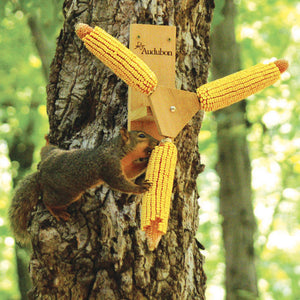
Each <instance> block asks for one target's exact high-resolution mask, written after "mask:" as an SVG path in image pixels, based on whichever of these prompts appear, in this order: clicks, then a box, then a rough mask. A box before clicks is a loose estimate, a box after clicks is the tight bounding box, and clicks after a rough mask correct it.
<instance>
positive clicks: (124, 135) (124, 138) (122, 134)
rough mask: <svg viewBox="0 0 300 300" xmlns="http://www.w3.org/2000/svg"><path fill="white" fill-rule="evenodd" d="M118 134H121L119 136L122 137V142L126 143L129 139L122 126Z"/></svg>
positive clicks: (126, 131)
mask: <svg viewBox="0 0 300 300" xmlns="http://www.w3.org/2000/svg"><path fill="white" fill-rule="evenodd" d="M120 134H121V137H122V140H123V142H124V144H127V142H128V141H129V132H128V130H127V129H126V128H124V127H123V128H122V129H120Z"/></svg>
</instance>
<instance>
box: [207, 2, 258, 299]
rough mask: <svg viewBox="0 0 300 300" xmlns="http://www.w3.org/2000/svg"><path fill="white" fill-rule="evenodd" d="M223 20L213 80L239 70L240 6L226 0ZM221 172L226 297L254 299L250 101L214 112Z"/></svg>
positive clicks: (215, 43) (215, 47) (214, 53)
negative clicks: (237, 9) (237, 33)
mask: <svg viewBox="0 0 300 300" xmlns="http://www.w3.org/2000/svg"><path fill="white" fill-rule="evenodd" d="M223 15H224V20H223V21H222V22H221V23H220V24H218V25H217V26H216V27H215V28H214V30H213V34H212V46H211V48H212V57H213V59H212V75H213V79H218V78H221V77H224V76H227V75H229V74H231V73H234V72H237V71H239V70H240V59H239V57H240V55H239V47H238V45H237V43H236V40H235V25H234V17H235V4H234V1H232V0H226V1H225V5H224V8H223ZM215 116H216V120H217V143H218V163H217V172H218V173H219V176H220V193H219V196H220V213H221V215H222V216H223V223H222V227H223V240H224V247H225V261H226V280H225V282H226V299H228V300H236V299H255V298H256V297H257V295H258V291H257V281H256V270H255V262H254V260H255V257H254V246H253V235H254V232H255V229H256V224H255V218H254V214H253V208H252V197H251V166H250V159H249V153H248V144H247V124H248V122H247V118H246V103H245V101H242V102H239V103H237V104H235V105H232V106H230V107H228V108H226V109H222V110H220V111H217V112H216V113H215Z"/></svg>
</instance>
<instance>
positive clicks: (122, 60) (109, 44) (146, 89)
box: [75, 23, 157, 95]
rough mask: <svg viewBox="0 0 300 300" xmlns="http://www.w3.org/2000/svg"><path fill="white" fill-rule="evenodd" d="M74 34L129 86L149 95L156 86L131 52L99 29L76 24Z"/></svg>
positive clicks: (152, 75)
mask: <svg viewBox="0 0 300 300" xmlns="http://www.w3.org/2000/svg"><path fill="white" fill-rule="evenodd" d="M75 29H76V33H77V35H78V36H79V38H81V39H82V41H83V42H84V45H85V46H86V48H87V49H88V50H89V51H90V52H92V53H93V54H94V55H95V56H96V57H97V58H99V59H100V60H101V61H102V62H103V63H104V64H105V65H106V66H107V67H109V68H110V69H111V70H112V71H113V72H114V73H115V74H116V75H117V76H118V77H120V78H121V79H122V80H124V81H125V82H126V83H127V84H128V85H129V86H131V87H133V88H135V89H137V90H138V91H140V92H141V93H144V94H146V95H150V94H151V93H152V92H153V91H154V90H155V88H156V86H157V78H156V76H155V74H154V73H153V72H152V71H151V69H150V68H149V67H148V66H147V65H146V64H145V63H144V62H143V61H142V60H141V59H140V58H139V57H138V56H136V55H135V54H134V53H133V52H132V51H130V50H129V49H128V48H126V47H125V46H124V45H123V44H121V43H120V42H119V41H118V40H117V39H115V38H114V37H112V36H111V35H110V34H108V33H107V32H105V31H104V30H103V29H101V28H99V27H97V26H96V27H95V28H94V29H93V28H92V27H90V26H89V25H87V24H82V23H80V24H77V25H76V28H75Z"/></svg>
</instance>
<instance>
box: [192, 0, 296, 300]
mask: <svg viewBox="0 0 300 300" xmlns="http://www.w3.org/2000/svg"><path fill="white" fill-rule="evenodd" d="M223 4H224V1H223V0H222V1H221V0H220V1H216V6H217V8H218V9H217V10H216V12H215V16H216V17H217V18H216V20H215V22H214V24H218V20H220V18H221V16H220V15H217V14H218V13H219V12H220V10H221V9H220V7H222V6H223ZM299 24H300V5H299V2H298V1H288V2H286V1H280V0H272V1H271V0H268V1H258V0H253V1H238V2H237V18H236V37H237V41H238V43H239V44H240V48H241V62H242V67H243V68H248V67H250V66H252V65H255V64H257V63H259V62H261V61H264V60H266V59H270V58H273V57H276V58H285V59H287V60H288V61H289V63H290V67H289V69H288V72H286V73H285V74H284V75H283V76H282V81H281V82H279V83H277V84H275V85H274V86H273V87H269V88H267V89H265V90H264V91H263V92H261V93H259V94H256V95H254V96H251V97H249V99H248V101H247V116H248V119H249V121H250V123H251V126H250V128H249V134H248V142H249V147H250V153H251V160H252V186H253V202H254V213H255V215H256V218H257V223H258V230H257V236H256V244H255V247H256V255H257V264H256V265H257V273H258V285H259V290H260V297H261V299H268V300H272V299H274V300H275V299H276V300H277V299H278V300H279V299H290V300H292V299H293V300H295V299H300V290H299V282H300V267H299V266H300V257H299V255H298V254H299V251H300V225H299V219H300V202H299V199H300V188H299V182H300V135H299V129H300V120H299V113H300V108H299V104H298V105H297V102H299V101H298V97H297V95H299V92H300V88H299V86H300V71H299V70H300V65H299V61H300V52H299V42H300V27H299ZM211 122H214V120H213V117H211V116H209V117H208V116H207V115H206V118H205V120H204V123H203V129H202V131H201V132H200V135H199V149H200V153H201V154H202V157H203V158H204V163H205V164H206V165H207V166H206V171H205V173H203V174H201V175H200V176H199V188H200V197H201V198H200V206H201V209H200V228H199V233H198V235H199V236H200V238H199V240H200V241H201V242H202V243H203V244H204V245H205V246H206V248H207V251H206V256H207V260H206V267H205V270H206V272H207V275H208V293H207V299H208V300H209V299H222V298H223V296H224V290H223V287H222V285H223V281H224V275H220V270H221V271H223V270H224V261H223V253H222V251H223V250H222V246H221V245H222V238H221V228H220V225H219V224H220V220H219V219H220V218H218V217H216V210H215V209H217V207H218V205H217V202H218V198H217V194H218V177H217V175H216V173H215V171H214V167H215V163H216V159H217V158H216V155H217V149H216V140H215V133H214V132H210V134H209V133H208V132H207V131H211V130H213V129H214V128H213V126H214V125H212V124H210V123H211ZM207 202H209V203H214V204H213V205H207ZM208 216H209V217H208ZM201 220H204V221H201ZM216 228H217V229H216ZM216 230H217V231H218V232H217V233H216ZM216 244H217V245H218V247H216V246H215V245H216ZM220 266H222V267H220Z"/></svg>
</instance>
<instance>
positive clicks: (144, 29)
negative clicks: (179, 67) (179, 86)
mask: <svg viewBox="0 0 300 300" xmlns="http://www.w3.org/2000/svg"><path fill="white" fill-rule="evenodd" d="M130 50H131V51H132V52H134V53H135V54H136V55H137V56H139V57H140V58H141V59H142V60H143V61H144V62H145V63H146V64H147V65H148V66H149V67H150V68H151V70H152V71H153V72H154V73H155V75H156V76H157V79H158V84H159V85H164V86H166V87H170V88H175V57H176V27H175V26H161V25H145V24H131V26H130ZM128 128H129V130H143V131H145V132H147V133H149V134H151V135H152V136H154V137H156V138H157V139H161V138H162V136H161V134H159V132H158V129H157V126H156V124H155V121H154V118H153V115H152V112H151V109H150V103H149V98H148V97H147V96H145V95H143V94H141V93H140V92H138V91H136V90H134V89H132V88H130V87H129V93H128Z"/></svg>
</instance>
